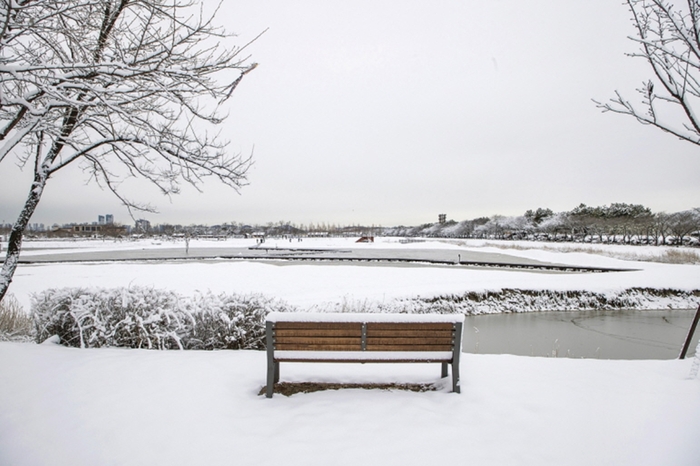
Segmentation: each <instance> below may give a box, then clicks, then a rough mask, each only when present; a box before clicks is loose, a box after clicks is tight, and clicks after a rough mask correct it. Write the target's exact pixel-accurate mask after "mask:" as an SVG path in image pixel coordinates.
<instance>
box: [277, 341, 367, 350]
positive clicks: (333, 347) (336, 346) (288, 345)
mask: <svg viewBox="0 0 700 466" xmlns="http://www.w3.org/2000/svg"><path fill="white" fill-rule="evenodd" d="M275 349H276V350H278V351H362V344H360V343H359V342H358V343H357V344H350V345H348V344H346V345H340V344H319V345H313V344H303V343H282V344H278V345H277V346H276V347H275Z"/></svg>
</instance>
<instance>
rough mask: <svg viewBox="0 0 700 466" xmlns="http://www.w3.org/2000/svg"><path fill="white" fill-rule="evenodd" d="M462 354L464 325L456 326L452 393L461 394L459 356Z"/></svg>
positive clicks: (457, 324) (458, 324)
mask: <svg viewBox="0 0 700 466" xmlns="http://www.w3.org/2000/svg"><path fill="white" fill-rule="evenodd" d="M461 354H462V323H461V322H458V323H456V324H455V345H454V350H453V352H452V391H453V392H454V393H461V390H460V386H459V356H460V355H461Z"/></svg>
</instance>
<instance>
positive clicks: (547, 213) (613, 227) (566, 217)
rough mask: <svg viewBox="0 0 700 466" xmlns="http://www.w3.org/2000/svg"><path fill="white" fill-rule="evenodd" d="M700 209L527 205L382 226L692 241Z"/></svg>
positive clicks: (492, 235)
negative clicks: (513, 210) (505, 212)
mask: <svg viewBox="0 0 700 466" xmlns="http://www.w3.org/2000/svg"><path fill="white" fill-rule="evenodd" d="M698 233H700V209H697V208H696V209H692V210H685V211H682V212H675V213H671V214H669V213H665V212H660V213H653V212H652V211H651V209H649V208H648V207H644V206H643V205H639V204H622V203H616V204H610V205H606V206H600V207H589V206H587V205H585V204H581V205H579V206H578V207H576V208H575V209H573V210H571V211H568V212H557V213H555V212H553V211H552V210H551V209H545V208H538V209H536V210H528V211H527V212H525V214H523V215H521V216H515V217H506V216H502V215H494V216H493V217H490V218H489V217H482V218H476V219H473V220H464V221H461V222H456V221H453V220H451V221H446V222H444V223H432V224H426V225H421V226H418V227H395V228H387V229H385V230H384V234H386V235H390V236H407V237H413V236H426V237H446V238H483V239H530V240H539V241H575V242H599V243H623V244H655V245H663V244H667V245H668V244H677V245H680V244H685V245H697V244H698V236H699V235H698Z"/></svg>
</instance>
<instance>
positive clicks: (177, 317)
mask: <svg viewBox="0 0 700 466" xmlns="http://www.w3.org/2000/svg"><path fill="white" fill-rule="evenodd" d="M272 310H275V311H284V310H285V305H284V304H283V303H279V302H274V301H271V300H268V299H266V298H263V297H261V296H238V295H225V294H222V295H214V294H211V293H208V294H200V295H197V296H195V297H183V296H180V295H178V294H177V293H175V292H172V291H168V290H159V289H153V288H143V287H131V288H116V289H101V288H91V289H84V288H62V289H50V290H46V291H44V292H42V293H39V294H37V295H35V296H33V298H32V313H33V317H34V323H35V327H36V339H37V341H39V342H40V341H43V340H44V339H46V338H48V337H50V336H52V335H58V336H59V337H60V339H61V343H62V344H64V345H67V346H76V347H81V348H97V347H101V346H119V347H128V348H153V349H207V350H212V349H253V348H255V349H262V348H264V333H265V316H266V315H267V313H268V312H270V311H272Z"/></svg>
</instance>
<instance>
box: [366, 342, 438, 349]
mask: <svg viewBox="0 0 700 466" xmlns="http://www.w3.org/2000/svg"><path fill="white" fill-rule="evenodd" d="M367 351H452V345H371V344H369V343H367Z"/></svg>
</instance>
